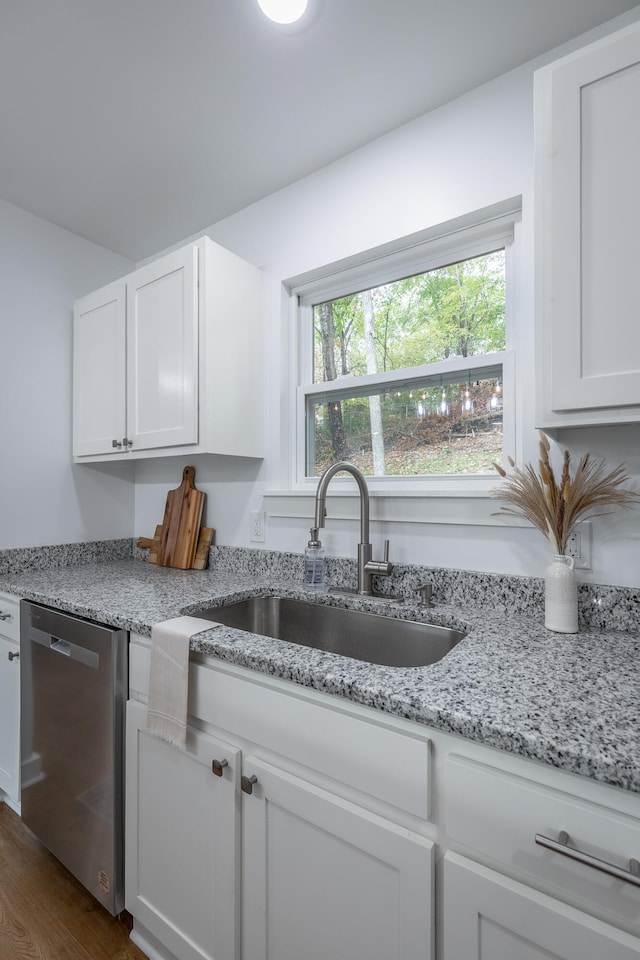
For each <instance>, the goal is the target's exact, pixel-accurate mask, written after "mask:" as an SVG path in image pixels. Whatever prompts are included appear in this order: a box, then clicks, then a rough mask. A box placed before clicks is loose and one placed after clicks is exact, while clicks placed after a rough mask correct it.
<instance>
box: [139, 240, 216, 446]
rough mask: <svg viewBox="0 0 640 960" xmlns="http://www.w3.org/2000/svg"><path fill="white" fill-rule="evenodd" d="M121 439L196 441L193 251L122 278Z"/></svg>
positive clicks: (195, 275) (151, 443)
mask: <svg viewBox="0 0 640 960" xmlns="http://www.w3.org/2000/svg"><path fill="white" fill-rule="evenodd" d="M127 327H128V343H127V350H128V364H127V439H128V440H129V444H128V446H131V448H132V450H149V449H152V448H156V447H173V446H176V445H177V444H185V443H197V442H198V251H197V249H196V248H195V247H186V248H185V249H183V250H179V251H178V252H177V253H174V254H171V255H170V256H167V257H163V258H162V259H161V260H158V261H157V262H156V263H152V264H150V265H149V266H147V267H144V268H143V269H141V270H137V271H136V272H135V273H134V275H133V276H132V277H130V278H129V280H128V281H127Z"/></svg>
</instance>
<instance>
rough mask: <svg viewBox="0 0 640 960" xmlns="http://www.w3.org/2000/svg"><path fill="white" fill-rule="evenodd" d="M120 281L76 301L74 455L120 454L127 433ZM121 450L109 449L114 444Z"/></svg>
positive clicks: (124, 343) (123, 319)
mask: <svg viewBox="0 0 640 960" xmlns="http://www.w3.org/2000/svg"><path fill="white" fill-rule="evenodd" d="M125 384H126V317H125V284H124V281H117V282H116V283H111V284H109V286H107V287H102V289H100V290H97V291H96V292H95V293H92V294H89V296H87V297H84V298H83V299H82V300H78V301H77V303H76V305H75V310H74V323H73V453H74V456H76V457H83V456H90V455H91V454H94V455H95V454H105V453H114V454H115V453H118V452H122V451H124V449H125V448H124V447H123V446H122V439H123V437H124V436H125V433H126V412H125ZM114 441H115V442H116V443H119V444H121V446H119V447H114V446H113V443H114Z"/></svg>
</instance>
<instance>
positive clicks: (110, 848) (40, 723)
mask: <svg viewBox="0 0 640 960" xmlns="http://www.w3.org/2000/svg"><path fill="white" fill-rule="evenodd" d="M27 606H28V607H29V610H28V613H27V615H26V616H24V617H23V621H22V622H23V634H22V648H23V668H26V669H24V673H23V675H22V681H23V683H22V728H23V732H24V733H25V734H26V736H25V742H24V744H23V760H24V761H25V763H24V764H23V773H24V772H25V768H26V769H28V773H25V776H24V780H23V785H22V796H21V809H22V819H23V820H24V822H25V823H26V825H27V826H28V827H29V828H30V829H31V830H32V831H33V833H35V835H36V836H37V837H39V839H40V840H42V842H43V843H44V844H45V846H46V847H48V849H49V850H50V851H51V852H52V853H53V854H54V856H56V857H57V858H58V859H59V860H60V862H61V863H63V864H64V866H65V867H67V869H68V870H70V871H71V873H72V874H73V875H74V876H75V877H77V879H78V880H80V882H81V883H82V884H83V885H84V886H85V887H86V888H87V889H88V890H89V891H90V892H91V893H92V894H93V896H95V897H96V899H98V900H99V901H100V902H101V903H102V904H103V906H105V907H106V908H107V909H108V910H109V911H110V912H111V913H114V914H115V913H117V912H119V910H120V909H122V834H123V775H122V768H123V749H122V743H123V711H124V703H125V700H126V652H127V650H126V633H125V632H124V631H114V630H111V629H109V628H106V627H102V626H100V625H97V624H93V623H90V622H88V621H83V620H79V619H77V618H74V617H70V616H67V615H66V614H60V613H58V612H56V611H51V610H48V609H46V608H42V607H37V606H35V605H33V604H31V605H27Z"/></svg>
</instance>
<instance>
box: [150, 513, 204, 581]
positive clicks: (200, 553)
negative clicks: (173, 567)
mask: <svg viewBox="0 0 640 960" xmlns="http://www.w3.org/2000/svg"><path fill="white" fill-rule="evenodd" d="M162 530H163V527H162V524H161V523H159V524H158V526H157V527H156V532H155V534H154V535H153V538H151V537H138V540H137V546H139V547H142V548H143V549H145V550H148V551H149V553H148V554H147V563H157V562H158V550H159V549H160V541H161V540H162ZM215 535H216V532H215V530H214V529H213V527H200V536H199V537H198V545H197V547H196V555H195V558H194V561H193V564H192V569H193V570H206V568H207V564H208V563H209V549H210V547H211V544H212V543H213V541H214V538H215Z"/></svg>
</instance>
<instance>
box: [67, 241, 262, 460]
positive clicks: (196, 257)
mask: <svg viewBox="0 0 640 960" xmlns="http://www.w3.org/2000/svg"><path fill="white" fill-rule="evenodd" d="M261 307H262V279H261V274H260V271H259V270H257V269H256V268H255V267H253V266H251V265H250V264H248V263H246V262H245V261H244V260H241V259H240V258H239V257H237V256H235V255H234V254H232V253H229V251H227V250H224V249H223V248H222V247H219V246H218V245H217V244H215V243H213V242H212V241H211V240H210V239H209V238H208V237H204V238H202V239H201V240H198V241H197V242H196V243H193V244H189V245H188V246H186V247H184V248H182V249H180V250H177V251H176V252H174V253H171V254H168V255H166V256H164V257H162V258H160V259H158V260H156V261H154V262H152V263H150V264H148V265H147V266H145V267H142V268H140V269H139V270H136V271H135V272H134V273H132V274H129V275H128V276H127V277H124V278H123V279H122V280H119V281H116V282H115V283H112V284H109V285H108V286H106V287H103V288H102V289H101V290H98V291H96V292H95V293H92V294H90V295H89V296H87V297H84V298H83V299H82V300H79V301H78V302H77V303H76V305H75V311H74V363H73V369H74V402H73V454H74V458H75V460H76V461H77V462H89V461H95V460H103V461H104V460H112V459H114V458H117V457H122V456H124V455H126V456H127V457H130V458H142V457H152V456H171V455H176V454H181V453H185V454H186V453H189V454H192V453H218V454H229V455H235V456H247V457H261V456H262V436H263V403H262V399H261V398H262V362H261V361H262V354H261Z"/></svg>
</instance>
